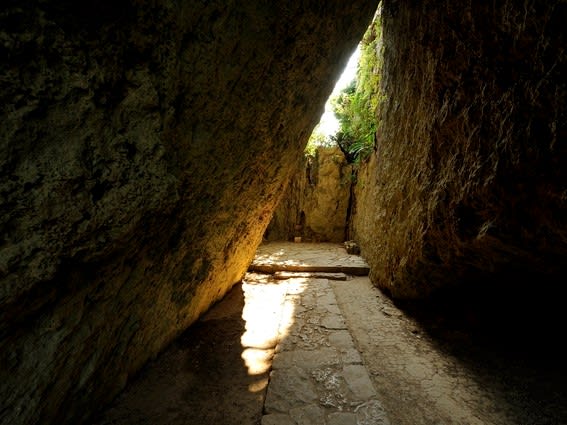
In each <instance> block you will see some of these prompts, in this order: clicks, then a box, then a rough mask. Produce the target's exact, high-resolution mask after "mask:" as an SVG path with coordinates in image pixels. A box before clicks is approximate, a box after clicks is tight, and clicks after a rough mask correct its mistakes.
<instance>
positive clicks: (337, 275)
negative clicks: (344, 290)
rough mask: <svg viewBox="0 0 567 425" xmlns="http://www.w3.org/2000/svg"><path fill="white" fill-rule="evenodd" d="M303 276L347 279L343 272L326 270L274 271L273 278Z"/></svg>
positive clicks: (284, 278) (283, 278)
mask: <svg viewBox="0 0 567 425" xmlns="http://www.w3.org/2000/svg"><path fill="white" fill-rule="evenodd" d="M297 277H303V278H307V279H329V280H347V275H346V274H344V273H326V272H285V271H282V272H275V273H274V279H276V280H286V279H294V278H297Z"/></svg>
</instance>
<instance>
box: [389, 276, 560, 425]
mask: <svg viewBox="0 0 567 425" xmlns="http://www.w3.org/2000/svg"><path fill="white" fill-rule="evenodd" d="M561 288H562V287H561V283H560V282H558V281H550V280H544V279H542V278H541V276H537V275H529V274H526V273H517V274H514V273H507V274H506V275H494V276H491V277H489V278H487V277H486V276H484V277H483V278H482V279H479V280H477V281H476V282H467V284H465V285H462V286H461V287H459V288H452V289H448V290H445V291H443V292H439V293H437V294H435V295H434V296H433V297H432V298H431V299H429V300H427V301H426V302H400V301H396V302H395V304H396V305H397V306H398V307H399V308H400V309H402V310H403V311H405V312H406V313H407V314H409V315H410V316H411V317H413V318H414V319H416V320H417V322H418V323H419V325H420V326H421V329H420V330H416V332H420V331H423V333H424V335H427V336H428V337H430V338H431V340H432V341H433V342H434V343H435V344H436V345H437V346H438V347H439V349H440V350H441V351H442V352H445V353H447V354H448V355H451V356H453V357H455V358H457V359H458V360H459V361H460V362H461V363H462V364H463V365H465V366H466V367H467V368H468V369H469V370H470V371H471V372H473V373H474V375H475V376H476V377H477V382H478V383H479V384H480V385H481V386H482V387H492V388H495V389H497V391H496V393H498V394H502V397H504V398H505V400H503V403H502V404H501V405H505V406H514V408H515V412H518V422H517V423H530V424H552V423H553V424H555V423H565V421H567V387H566V386H565V378H566V377H567V365H566V363H565V359H566V358H567V357H566V356H567V348H565V344H564V341H563V336H564V335H565V319H564V314H563V313H562V311H563V310H564V308H563V306H562V304H563V299H564V298H563V295H562V289H561Z"/></svg>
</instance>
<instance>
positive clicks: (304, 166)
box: [265, 147, 352, 242]
mask: <svg viewBox="0 0 567 425" xmlns="http://www.w3.org/2000/svg"><path fill="white" fill-rule="evenodd" d="M351 174H352V165H350V164H347V161H346V159H345V156H344V154H343V153H342V152H341V150H340V149H339V148H338V147H319V148H317V150H316V152H315V155H314V156H313V157H311V158H304V160H303V161H302V162H301V164H299V167H298V170H297V171H296V172H295V173H293V175H292V177H291V179H290V182H289V185H288V187H287V189H286V192H285V194H284V196H283V197H282V200H281V202H280V203H279V205H278V207H277V208H276V210H275V212H274V215H273V217H272V220H271V221H270V224H269V225H268V228H267V229H266V233H265V238H266V239H267V240H294V237H296V236H300V237H301V238H302V241H304V242H344V240H345V231H346V229H345V227H346V223H347V212H348V209H349V201H350V188H351V183H352V179H351Z"/></svg>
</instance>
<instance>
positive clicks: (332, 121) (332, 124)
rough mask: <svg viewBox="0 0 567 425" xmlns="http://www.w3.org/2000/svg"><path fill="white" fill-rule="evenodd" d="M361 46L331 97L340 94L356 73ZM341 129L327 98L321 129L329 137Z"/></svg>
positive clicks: (353, 55)
mask: <svg viewBox="0 0 567 425" xmlns="http://www.w3.org/2000/svg"><path fill="white" fill-rule="evenodd" d="M359 53H360V51H359V48H358V47H357V48H356V50H355V51H354V53H353V54H352V56H351V57H350V59H349V61H348V64H347V66H346V68H345V69H344V71H343V73H342V74H341V77H340V78H339V81H337V84H335V88H334V89H333V93H332V94H331V96H330V97H333V96H335V95H336V94H338V93H339V92H340V91H341V90H342V89H343V88H345V87H346V86H347V85H348V83H350V82H351V81H352V80H353V79H354V77H355V75H356V65H357V64H358V56H359ZM338 129H339V122H338V121H337V119H336V118H335V114H333V110H332V108H331V103H330V102H329V101H328V100H327V103H326V104H325V112H324V113H323V115H321V121H319V131H320V132H321V133H323V134H324V135H325V136H327V137H329V136H331V135H333V134H335V133H336V132H337V130H338Z"/></svg>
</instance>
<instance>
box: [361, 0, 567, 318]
mask: <svg viewBox="0 0 567 425" xmlns="http://www.w3.org/2000/svg"><path fill="white" fill-rule="evenodd" d="M566 10H567V5H566V4H565V2H562V1H546V2H542V1H535V0H525V1H524V0H521V1H517V0H505V1H501V2H493V1H484V0H483V1H480V2H479V1H477V2H470V1H460V2H438V1H423V2H412V1H404V0H385V1H384V2H383V11H382V20H383V25H384V27H383V32H384V62H383V76H382V89H383V94H384V97H385V102H384V103H383V105H382V108H381V115H380V119H381V122H380V131H379V132H378V134H377V138H378V145H377V148H376V156H375V157H374V158H373V159H372V160H371V164H372V166H371V167H370V168H368V169H367V170H365V171H363V172H362V173H361V174H359V184H360V183H361V180H363V182H364V184H365V185H366V192H365V193H363V194H360V193H359V192H360V187H359V188H357V216H356V218H355V229H356V239H357V240H358V242H359V243H360V245H361V248H362V252H363V255H364V256H365V257H366V259H367V260H368V262H369V263H370V265H371V268H372V271H371V277H372V279H373V281H374V282H375V283H376V285H378V286H379V287H380V288H382V289H383V290H385V291H387V292H389V293H390V294H392V295H393V296H394V297H395V298H421V297H425V296H427V295H429V294H430V293H431V292H433V291H434V290H435V289H437V288H440V287H448V286H451V287H456V286H460V285H462V286H463V287H464V286H467V285H468V286H470V287H471V288H472V287H475V286H476V287H483V288H484V289H486V291H485V292H484V293H485V295H486V297H485V298H490V297H492V296H494V295H495V294H496V293H498V292H499V291H500V289H499V288H498V286H497V285H493V284H498V285H500V286H502V285H507V289H508V290H509V292H507V294H506V295H505V296H504V297H502V298H503V300H504V301H505V302H504V303H503V304H502V305H514V303H515V300H516V298H515V297H514V294H515V293H518V292H519V291H520V290H522V291H525V293H526V294H527V295H525V297H527V298H528V302H529V298H530V297H532V298H533V296H534V294H541V295H542V296H543V297H544V298H545V299H546V301H545V302H546V303H549V302H553V299H554V296H553V294H552V292H548V290H549V289H550V288H552V286H546V285H545V284H546V283H553V282H557V281H559V282H561V281H563V282H564V277H565V269H566V265H567V262H566V258H567V208H566V203H567V196H566V194H567V192H566V190H567V186H566V183H567V160H566V158H567V143H566V142H565V141H566V140H567V139H566V136H567V133H566V121H567V116H566V112H565V105H566V104H567V98H566V85H565V69H566V60H565V57H566V56H565V46H566V43H565V42H566V40H565V22H567V11H566ZM534 302H535V301H534ZM533 305H534V304H533V302H532V306H533ZM548 307H549V308H548V310H550V309H553V307H551V306H548ZM523 314H524V315H525V311H524V313H523Z"/></svg>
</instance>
